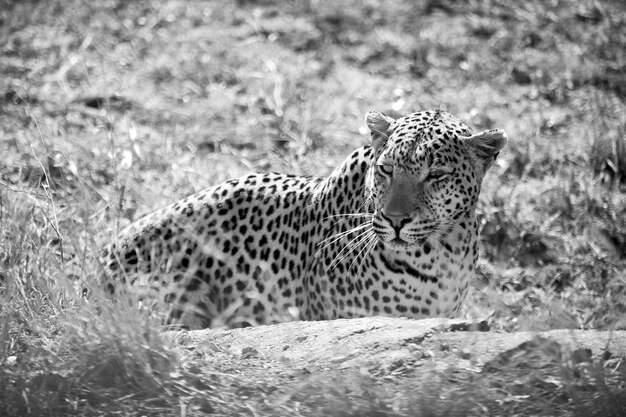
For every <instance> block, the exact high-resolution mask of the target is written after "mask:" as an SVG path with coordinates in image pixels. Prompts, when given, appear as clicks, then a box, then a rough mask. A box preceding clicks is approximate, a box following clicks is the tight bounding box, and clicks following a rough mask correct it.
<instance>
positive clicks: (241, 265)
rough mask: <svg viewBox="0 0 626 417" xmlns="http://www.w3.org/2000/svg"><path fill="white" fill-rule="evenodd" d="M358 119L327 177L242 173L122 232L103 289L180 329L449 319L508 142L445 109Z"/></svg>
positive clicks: (469, 271)
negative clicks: (356, 140)
mask: <svg viewBox="0 0 626 417" xmlns="http://www.w3.org/2000/svg"><path fill="white" fill-rule="evenodd" d="M365 123H366V125H367V127H368V129H369V132H370V134H369V136H370V140H369V143H368V144H366V145H365V146H362V147H360V148H358V149H356V150H355V151H353V152H352V153H351V154H350V155H349V156H348V157H347V158H346V159H345V160H344V161H343V162H342V163H341V164H340V165H339V166H337V167H336V168H335V169H334V170H332V172H331V173H330V175H328V176H326V177H316V176H295V175H290V174H280V173H254V174H249V175H246V176H243V177H241V178H237V179H232V180H229V181H226V182H224V183H221V184H218V185H215V186H213V187H210V188H207V189H204V190H202V191H199V192H197V193H195V194H192V195H190V196H188V197H186V198H184V199H182V200H179V201H177V202H174V203H172V204H170V205H169V206H167V207H164V208H162V209H159V210H157V211H154V212H152V213H150V214H147V215H146V216H144V217H142V218H140V219H139V220H137V221H135V222H134V223H131V224H130V225H129V226H128V227H127V228H126V229H124V230H122V231H121V232H119V233H118V235H117V236H116V237H115V239H112V242H109V244H108V245H107V246H106V247H105V248H104V249H103V250H102V251H101V258H100V259H101V262H103V263H104V264H105V266H106V270H107V277H108V279H107V283H106V287H107V288H108V289H109V291H110V293H113V294H114V293H115V291H117V290H119V288H127V289H133V290H132V291H136V292H138V293H141V294H142V297H144V298H143V299H152V300H156V301H158V302H159V303H161V305H163V306H165V308H166V313H164V317H165V319H164V320H165V321H166V322H167V323H166V324H167V325H168V326H176V327H178V328H184V329H202V328H207V327H222V326H226V327H240V326H255V325H262V324H271V323H277V322H282V321H288V320H334V319H349V318H355V317H368V316H393V317H406V318H411V319H420V318H427V317H449V318H452V317H455V316H457V315H458V314H459V311H460V309H461V306H462V304H463V302H464V300H465V298H466V295H467V293H468V288H469V285H470V282H471V281H472V280H473V279H474V276H475V273H476V272H475V266H476V262H477V259H478V254H479V222H478V220H477V217H476V206H477V202H478V198H479V194H480V190H481V185H482V182H483V179H484V176H485V174H486V172H487V170H488V169H489V168H490V167H491V166H492V164H493V162H494V160H495V159H496V157H497V156H498V154H499V153H500V151H501V150H502V149H503V148H504V146H505V145H506V143H507V141H508V137H507V135H506V133H505V132H504V131H503V130H501V129H491V130H485V131H482V132H479V133H474V131H473V130H472V129H471V128H470V127H469V125H467V124H466V123H464V122H462V121H460V120H459V119H457V118H456V117H455V116H453V115H451V114H450V113H447V112H445V111H443V110H425V111H418V112H415V113H412V114H409V115H407V116H404V117H397V118H393V117H390V116H388V115H386V114H384V113H382V112H378V111H370V112H369V113H367V115H366V117H365Z"/></svg>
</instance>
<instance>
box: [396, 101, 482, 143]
mask: <svg viewBox="0 0 626 417" xmlns="http://www.w3.org/2000/svg"><path fill="white" fill-rule="evenodd" d="M390 131H391V134H390V136H389V141H390V143H389V145H397V144H400V143H413V144H420V143H425V142H427V141H429V140H431V139H437V138H441V139H446V138H450V137H455V136H470V135H471V134H472V130H471V129H470V127H469V126H468V125H466V124H465V123H463V122H462V121H460V120H459V119H457V118H456V117H454V116H452V115H451V114H450V113H446V112H444V111H441V110H426V111H421V112H417V113H412V114H409V115H408V116H405V117H401V118H399V119H397V120H395V122H394V123H393V124H392V125H391V126H390Z"/></svg>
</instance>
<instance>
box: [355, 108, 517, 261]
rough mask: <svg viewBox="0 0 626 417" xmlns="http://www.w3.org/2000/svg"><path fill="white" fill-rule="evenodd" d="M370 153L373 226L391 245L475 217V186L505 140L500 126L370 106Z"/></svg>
mask: <svg viewBox="0 0 626 417" xmlns="http://www.w3.org/2000/svg"><path fill="white" fill-rule="evenodd" d="M366 123H367V125H368V127H369V129H370V131H371V146H372V149H373V151H374V158H373V160H372V161H373V162H372V164H371V166H370V167H369V170H368V174H367V192H368V197H369V198H370V201H371V205H372V208H373V213H374V214H373V222H372V225H373V229H374V231H375V233H376V234H377V236H378V238H379V239H380V240H381V241H382V242H384V244H385V245H386V246H388V247H389V248H391V249H395V250H411V249H412V248H414V247H418V246H421V245H423V244H424V243H425V242H427V241H429V242H431V243H435V244H436V243H437V242H440V241H441V239H442V237H444V236H446V235H448V234H449V233H451V232H452V231H454V230H455V229H459V230H460V229H461V226H460V225H462V224H464V222H466V221H467V220H468V219H473V216H474V211H475V207H476V202H477V201H478V195H479V193H480V187H481V183H482V180H483V177H484V175H485V172H486V171H487V170H488V169H489V167H490V166H491V164H492V163H493V161H494V160H495V158H496V156H497V155H498V153H499V152H500V150H502V148H503V147H504V146H505V145H506V142H507V136H506V134H505V133H504V131H502V130H498V129H496V130H488V131H484V132H480V133H477V134H473V133H472V131H471V129H470V128H469V127H468V126H467V125H466V124H464V123H463V122H461V121H460V120H458V119H456V118H455V117H453V116H452V115H450V114H448V113H445V112H442V111H423V112H417V113H413V114H410V115H408V116H406V117H402V118H399V119H397V120H394V119H392V118H390V117H388V116H385V115H384V114H382V113H379V112H370V113H368V114H367V116H366Z"/></svg>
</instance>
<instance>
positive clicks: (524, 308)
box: [0, 1, 626, 415]
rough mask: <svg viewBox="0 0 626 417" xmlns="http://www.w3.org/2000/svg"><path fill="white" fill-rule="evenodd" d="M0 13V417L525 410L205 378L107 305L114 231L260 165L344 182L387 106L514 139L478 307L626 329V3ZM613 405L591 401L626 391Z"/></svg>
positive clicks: (495, 320) (410, 394)
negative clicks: (103, 256) (102, 253)
mask: <svg viewBox="0 0 626 417" xmlns="http://www.w3.org/2000/svg"><path fill="white" fill-rule="evenodd" d="M0 9H1V10H0V19H1V22H0V23H1V25H0V40H1V41H2V42H1V43H0V54H1V55H0V57H1V58H2V59H1V60H0V71H1V73H2V79H1V80H0V129H1V130H0V132H1V137H0V154H1V155H2V156H3V158H2V161H0V181H1V182H0V233H1V237H0V244H1V247H0V250H1V252H0V299H1V303H0V333H1V338H0V364H1V366H0V400H1V404H0V407H1V408H0V414H6V415H67V414H77V415H104V414H119V415H158V414H180V415H201V414H203V413H204V414H206V413H210V412H212V413H215V414H223V415H238V414H241V415H277V414H283V415H299V414H301V415H327V414H336V415H415V414H416V412H415V410H422V411H421V414H422V415H454V413H456V414H458V415H466V414H470V415H471V414H472V413H474V414H478V415H480V413H481V412H484V410H485V409H486V410H492V411H493V412H494V414H497V413H500V414H501V415H512V413H509V412H506V411H504V410H510V408H506V407H508V406H507V405H506V404H504V403H503V404H501V405H500V407H501V408H498V405H497V403H496V402H495V398H496V397H495V396H494V395H495V394H493V393H490V392H489V391H488V390H481V389H478V388H476V389H474V390H470V388H468V385H467V384H466V385H462V387H463V388H462V389H460V390H458V389H457V390H456V391H455V389H456V388H455V387H454V386H450V385H446V383H445V382H444V381H445V380H446V378H445V377H446V376H445V375H443V376H442V375H439V376H438V375H437V374H436V373H433V374H432V375H431V374H429V377H430V378H431V384H430V386H433V387H435V388H437V389H438V390H439V391H438V390H437V389H434V390H433V392H431V391H428V390H426V391H424V392H421V393H420V394H419V395H416V393H415V391H414V390H415V386H419V384H418V381H415V380H407V381H406V383H403V382H402V381H399V382H398V383H397V384H396V385H394V387H393V389H391V388H389V387H388V386H384V387H383V386H381V384H380V381H377V380H376V379H375V378H374V379H368V378H363V377H362V376H359V375H355V376H354V377H346V376H344V375H340V374H337V376H336V378H335V379H334V380H332V381H328V380H324V379H322V380H320V379H317V378H316V377H315V376H312V377H310V378H305V377H302V376H301V375H295V376H294V378H296V379H297V380H298V381H301V382H300V383H298V384H297V385H296V386H293V385H292V383H290V382H288V381H291V379H290V378H289V377H290V375H289V374H287V375H285V378H284V379H271V378H269V377H267V376H265V375H264V374H263V372H262V371H259V373H258V377H257V378H256V379H255V380H254V381H250V380H242V379H241V378H238V377H237V376H236V375H233V374H230V373H228V372H226V371H225V369H226V368H219V367H218V364H217V363H213V365H215V369H221V371H220V372H217V371H212V370H207V369H206V368H203V367H199V366H198V364H197V358H194V357H193V355H192V354H189V355H191V356H190V357H189V356H186V355H187V354H183V353H181V352H180V351H178V350H176V349H173V348H172V347H170V346H169V345H168V343H166V342H164V341H163V340H162V339H161V336H160V334H159V333H158V331H157V329H158V325H157V324H158V321H157V320H156V319H155V318H153V317H148V316H143V315H141V314H139V313H137V312H136V309H134V308H133V301H132V300H119V302H118V303H117V304H115V306H111V305H109V304H108V303H107V302H106V301H104V300H102V299H101V298H103V297H99V295H98V294H99V293H98V291H99V290H98V287H97V276H98V269H99V266H98V265H97V263H96V262H95V256H94V252H95V250H96V249H97V248H98V247H99V245H100V244H101V242H102V241H106V240H107V239H108V238H109V236H111V233H112V232H111V229H113V230H115V229H116V228H119V227H122V226H124V225H125V224H127V223H128V222H130V221H131V220H132V219H135V218H137V217H138V216H139V215H140V214H142V213H144V212H146V211H149V210H150V209H152V208H153V207H157V206H160V205H163V204H165V203H167V202H169V201H172V200H174V199H176V198H179V197H182V196H183V195H186V194H188V193H190V192H193V191H197V190H199V189H202V188H204V187H206V186H208V185H211V184H215V183H218V182H220V181H223V180H225V179H228V178H231V177H235V176H238V175H241V174H243V173H246V172H249V171H266V170H272V171H282V172H291V173H296V174H305V175H319V174H320V173H323V174H326V173H329V172H330V170H331V169H332V167H333V166H335V165H336V164H337V163H338V162H339V161H341V160H342V159H343V158H344V157H345V155H346V154H347V153H348V152H349V151H350V150H352V149H353V148H354V147H356V146H360V145H361V144H363V143H365V142H366V138H365V136H364V135H362V133H363V132H362V131H360V128H361V123H360V122H359V121H360V120H361V118H362V115H363V114H365V112H366V111H367V110H370V109H374V108H376V109H378V110H382V111H386V112H388V113H389V114H392V115H393V114H404V113H408V112H411V111H414V110H417V109H422V108H428V107H440V106H443V107H445V108H447V109H448V110H449V111H450V112H452V113H454V114H457V115H458V116H459V117H461V118H463V119H465V120H467V121H468V122H469V123H470V124H472V125H474V126H475V127H476V128H478V129H487V128H493V127H499V128H504V129H505V130H506V131H507V133H508V134H509V136H510V137H511V138H512V140H511V143H510V146H509V148H508V149H507V150H506V151H505V152H503V154H502V155H501V157H500V159H499V160H498V162H497V165H496V167H494V169H493V172H491V173H490V175H489V176H488V178H487V179H486V183H485V187H484V191H483V196H482V201H481V207H480V216H481V219H482V222H483V248H484V253H483V257H482V259H483V260H482V263H481V268H480V272H481V279H480V281H479V282H478V283H477V285H476V288H474V290H473V292H472V294H471V296H470V300H469V301H468V305H467V309H466V314H467V315H468V316H470V317H484V316H489V317H490V320H491V322H492V327H493V328H496V329H505V330H518V329H532V330H544V329H551V328H564V327H565V328H583V329H624V328H626V322H625V321H624V317H626V316H625V315H624V313H626V294H625V292H626V290H625V288H626V285H625V284H626V277H625V276H624V271H625V269H626V261H625V257H624V253H626V192H625V190H624V173H625V172H626V171H625V170H626V162H625V161H626V158H625V157H624V152H625V150H624V134H625V126H626V119H625V118H626V116H625V115H626V108H625V105H624V100H625V97H626V92H625V91H624V87H623V86H624V85H626V80H624V78H623V77H624V76H623V74H624V73H625V71H624V68H625V63H624V56H623V45H624V44H626V39H625V38H626V35H625V34H624V31H623V30H621V28H622V27H623V25H624V23H625V22H624V16H625V13H624V9H623V6H622V5H621V3H619V2H610V1H607V2H582V3H576V4H574V2H572V4H569V3H564V2H554V3H551V4H550V5H547V4H544V2H539V1H537V2H530V3H527V4H524V5H521V4H514V3H507V2H503V1H485V2H470V3H467V4H452V3H450V4H448V3H446V2H423V3H418V4H416V5H414V4H413V2H387V1H371V2H366V3H364V4H363V3H361V2H358V4H357V2H342V3H340V4H334V3H332V2H294V3H289V4H281V5H280V6H279V5H277V4H274V3H273V2H254V1H251V2H245V1H241V2H235V3H232V4H230V3H229V4H226V5H224V4H221V3H215V2H208V1H207V2H193V3H188V2H176V1H170V2H132V3H129V4H125V3H123V2H116V1H109V2H100V3H98V4H97V5H96V4H87V3H85V2H80V1H70V2H60V1H49V2H8V3H7V5H6V7H2V8H0ZM355 142H358V145H357V144H355ZM85 287H88V288H89V289H90V290H91V293H92V297H90V298H89V299H88V300H86V299H84V298H83V296H82V295H83V291H82V290H83V288H85ZM215 357H216V358H220V359H223V360H224V361H227V360H228V357H225V356H220V355H219V352H216V354H215ZM294 372H295V371H294ZM603 372H604V371H603ZM600 375H604V374H602V373H601V374H600ZM291 376H293V375H291ZM331 379H332V378H331ZM432 381H439V382H437V383H432ZM599 381H602V378H600V379H599ZM411 384H413V385H411ZM599 385H601V384H599ZM330 387H333V388H330ZM441 390H443V391H446V390H451V392H452V391H453V392H454V395H449V396H445V395H441ZM614 397H615V399H613V398H614ZM442 398H444V399H442ZM466 398H472V399H473V400H472V401H466ZM595 398H596V399H595V400H593V399H589V398H587V400H586V401H588V402H589V404H591V405H590V406H587V405H585V404H586V403H581V404H570V405H572V409H573V410H576V409H578V410H581V411H580V413H582V414H579V415H593V414H592V410H594V409H600V408H597V407H598V404H608V406H607V407H613V406H614V405H615V404H619V402H618V401H621V400H620V398H622V400H623V397H618V396H616V394H615V393H614V392H613V391H611V390H608V391H606V392H603V391H600V392H599V393H598V394H597V396H596V397H595ZM494 404H495V405H494ZM561 405H563V404H561ZM574 406H576V407H574ZM563 407H564V408H563V409H564V410H566V409H567V408H568V407H569V405H568V403H565V405H564V406H563ZM594 407H595V408H594ZM615 407H617V406H615ZM618 409H619V408H618ZM498 410H499V411H498ZM521 412H523V409H522V411H520V413H521ZM571 413H574V415H575V411H572V410H570V414H571ZM585 413H587V414H585ZM600 415H605V414H600ZM606 415H609V414H606Z"/></svg>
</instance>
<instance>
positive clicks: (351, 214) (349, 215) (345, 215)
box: [324, 213, 372, 220]
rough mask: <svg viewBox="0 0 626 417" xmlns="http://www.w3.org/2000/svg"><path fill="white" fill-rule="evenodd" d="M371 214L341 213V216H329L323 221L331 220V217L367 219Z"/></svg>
mask: <svg viewBox="0 0 626 417" xmlns="http://www.w3.org/2000/svg"><path fill="white" fill-rule="evenodd" d="M371 215H372V213H342V214H332V215H330V216H326V217H324V220H327V219H332V218H333V217H367V216H371Z"/></svg>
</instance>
